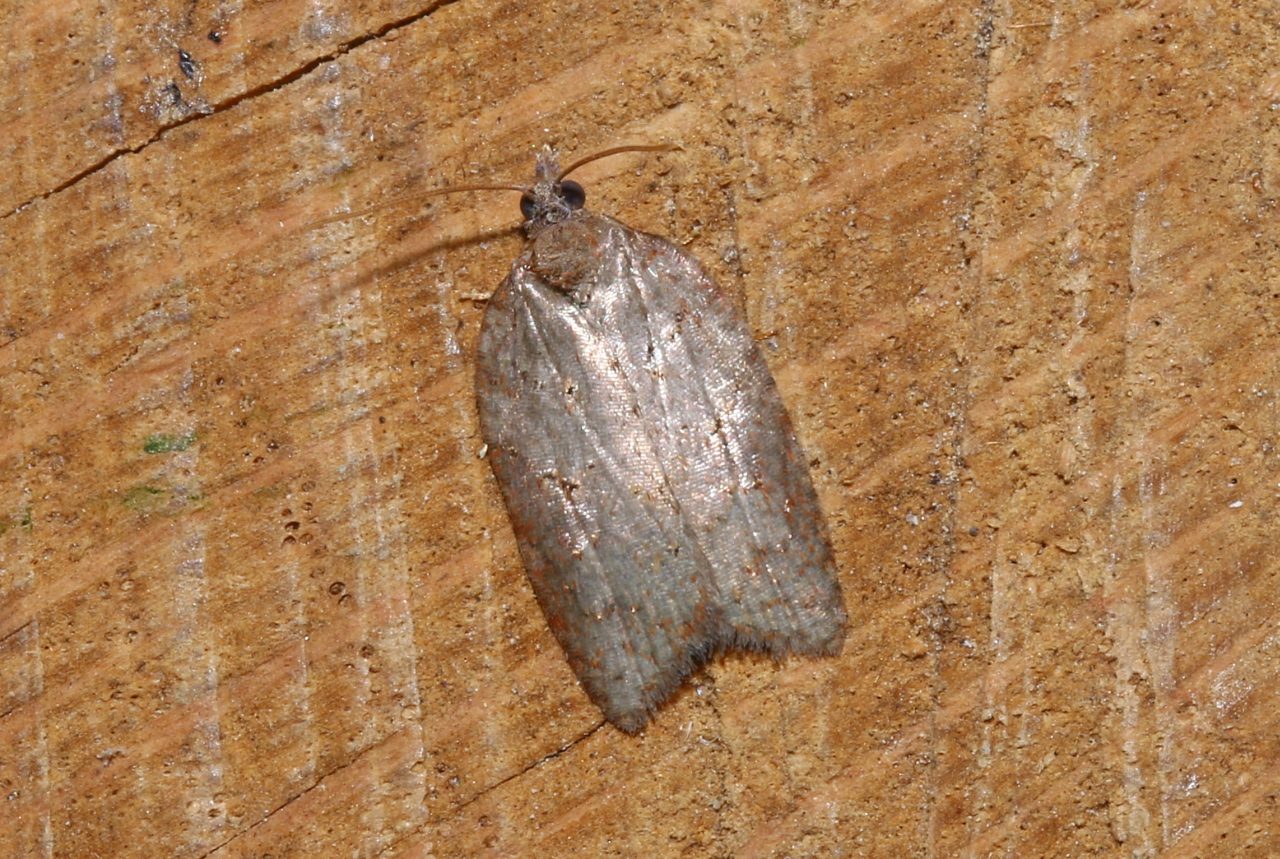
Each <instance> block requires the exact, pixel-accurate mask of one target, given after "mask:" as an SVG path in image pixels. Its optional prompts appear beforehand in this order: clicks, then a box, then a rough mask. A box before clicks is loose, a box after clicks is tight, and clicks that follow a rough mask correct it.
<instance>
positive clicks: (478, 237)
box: [343, 224, 520, 289]
mask: <svg viewBox="0 0 1280 859" xmlns="http://www.w3.org/2000/svg"><path fill="white" fill-rule="evenodd" d="M513 234H515V235H519V234H520V226H519V224H512V225H510V226H507V227H501V228H498V229H489V230H482V231H480V232H472V233H468V234H467V235H460V236H447V237H445V238H441V239H437V240H435V241H433V242H431V243H429V244H426V245H420V246H414V247H409V248H405V249H403V250H399V251H397V252H396V253H394V254H393V255H392V256H390V257H388V258H387V259H386V260H384V261H382V262H380V263H379V264H377V265H376V266H374V267H373V268H370V269H367V270H365V271H362V272H361V273H360V274H359V275H357V276H356V277H354V278H352V279H351V280H350V281H346V282H344V283H343V288H344V289H345V288H349V287H358V286H364V285H367V284H368V283H369V282H371V281H373V280H374V279H376V278H382V277H390V276H392V275H395V274H399V273H400V272H402V271H404V270H405V269H409V268H412V267H413V266H416V265H418V264H420V263H421V262H423V261H424V260H427V259H431V258H432V257H436V256H440V255H444V254H448V253H449V252H451V251H457V250H462V249H465V248H468V247H472V246H474V245H481V244H484V243H485V242H490V241H495V240H497V239H502V238H506V237H508V236H510V235H513ZM496 286H497V284H496V283H494V284H492V285H491V286H490V288H492V287H496Z"/></svg>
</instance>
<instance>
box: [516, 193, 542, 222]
mask: <svg viewBox="0 0 1280 859" xmlns="http://www.w3.org/2000/svg"><path fill="white" fill-rule="evenodd" d="M537 211H538V204H537V203H536V202H535V201H534V199H533V192H532V191H525V192H524V193H523V194H521V195H520V214H522V215H524V219H525V220H526V221H532V220H533V216H534V214H536V213H537Z"/></svg>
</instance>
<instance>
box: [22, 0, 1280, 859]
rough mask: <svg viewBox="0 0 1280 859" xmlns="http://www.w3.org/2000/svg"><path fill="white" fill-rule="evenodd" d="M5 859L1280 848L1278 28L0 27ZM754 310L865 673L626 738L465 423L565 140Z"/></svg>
mask: <svg viewBox="0 0 1280 859" xmlns="http://www.w3.org/2000/svg"><path fill="white" fill-rule="evenodd" d="M0 24H2V26H0V33H2V34H3V35H2V36H0V39H2V40H3V41H4V46H5V50H4V51H2V52H0V79H3V80H5V81H8V82H10V83H11V85H10V86H6V87H5V92H4V93H3V94H0V116H3V117H4V122H3V123H0V154H3V156H4V160H5V163H6V164H7V165H8V170H7V171H6V173H5V175H4V177H3V179H0V288H2V295H0V367H3V384H2V385H0V468H2V469H3V473H4V474H5V475H6V479H5V480H3V481H0V796H2V797H4V807H5V809H6V812H7V813H6V814H5V815H4V822H2V823H0V855H13V856H24V857H25V856H44V857H64V856H65V857H81V856H114V857H131V856H147V857H151V856H188V857H231V856H265V855H270V856H273V857H277V859H279V857H286V856H298V857H303V856H317V857H328V856H346V855H351V856H370V857H425V856H482V855H489V856H633V855H634V856H668V855H671V856H674V855H680V856H688V857H700V856H708V857H712V856H717V857H718V856H729V855H733V856H779V857H780V856H825V855H849V856H888V855H906V856H997V855H999V856H1020V857H1021V856H1079V855H1104V856H1155V855H1161V856H1178V857H1181V856H1187V857H1190V856H1211V855H1212V856H1271V855H1278V854H1280V827H1278V826H1277V825H1276V823H1275V821H1276V820H1278V819H1280V808H1277V805H1278V804H1280V767H1278V766H1277V764H1276V761H1277V760H1280V715H1278V713H1280V710H1278V708H1277V707H1276V706H1275V702H1276V698H1277V693H1278V692H1280V562H1277V560H1276V557H1275V554H1276V553H1275V551H1274V549H1273V546H1272V544H1273V543H1274V542H1275V538H1276V535H1277V515H1276V511H1277V502H1278V501H1280V459H1278V458H1277V445H1278V443H1280V441H1278V436H1280V350H1278V349H1277V348H1276V347H1277V343H1280V340H1278V339H1277V338H1278V337H1280V301H1278V299H1280V220H1278V219H1277V199H1278V198H1280V109H1278V108H1277V105H1280V73H1277V71H1276V68H1275V64H1274V57H1275V56H1277V55H1278V51H1280V27H1278V25H1277V22H1276V21H1275V16H1274V15H1273V14H1271V13H1270V12H1268V10H1267V9H1266V8H1265V6H1264V5H1263V4H1239V5H1237V6H1232V7H1228V6H1225V5H1223V4H1212V3H1208V2H1192V3H1179V2H1173V0H1153V2H1129V3H1119V2H1117V3H1098V4H1087V3H1082V2H1067V3H1058V4H1048V3H1031V4H1015V6H1014V7H1008V6H1004V5H1000V4H990V3H973V4H953V3H942V2H925V0H914V2H911V0H908V2H904V3H880V4H874V3H861V2H859V3H846V4H836V3H830V4H818V3H802V2H792V3H781V2H751V1H750V0H748V2H735V3H724V2H720V3H710V4H703V3H675V4H661V5H657V4H652V3H646V4H641V3H615V4H591V3H571V2H564V3H561V2H551V3H528V2H526V3H514V2H489V0H476V1H475V2H465V3H420V4H411V3H407V2H405V3H391V2H384V3H372V2H371V3H351V4H342V5H341V6H339V5H333V4H330V5H327V6H323V7H321V6H317V5H315V4H303V3H300V2H293V0H279V2H267V3H260V4H249V5H246V6H241V5H239V4H220V3H209V2H196V3H192V4H178V3H169V4H161V3H154V2H146V0H144V2H138V3H131V4H109V5H105V6H104V5H99V4H88V3H77V2H68V3H60V4H39V3H26V4H10V5H9V6H8V7H6V8H5V9H4V10H3V11H0ZM656 141H675V142H678V143H680V144H681V145H682V146H683V147H684V152H683V153H682V154H680V155H678V156H661V157H653V156H644V155H635V156H627V157H619V158H617V159H609V160H606V161H601V162H598V163H596V164H592V165H590V166H589V167H587V168H584V169H583V170H582V171H581V173H582V175H581V177H578V178H579V180H580V181H582V182H583V184H584V185H586V186H587V192H588V195H589V201H590V202H589V205H591V206H592V207H593V208H595V209H596V210H597V211H601V212H605V213H609V214H613V215H615V216H617V217H619V218H621V219H623V220H624V221H626V222H627V223H628V224H630V225H632V226H634V227H636V228H639V229H644V230H648V231H651V232H658V233H661V234H664V235H667V236H669V237H671V238H672V239H673V240H675V241H678V242H680V243H681V244H683V245H684V246H686V247H688V248H689V250H690V251H691V252H692V253H694V254H695V255H696V256H698V257H699V258H700V259H702V260H703V261H704V262H705V263H706V264H707V265H708V266H709V267H710V268H711V270H712V271H713V273H714V275H715V276H716V277H717V278H718V279H719V280H720V281H721V283H723V284H725V285H726V286H728V287H730V288H731V289H732V290H734V291H735V292H736V293H737V294H738V295H740V296H741V298H742V301H743V302H744V304H745V307H746V310H747V314H748V318H749V319H750V320H751V323H752V325H753V327H754V329H755V330H756V332H757V334H758V336H759V337H760V339H761V340H762V342H763V343H764V345H765V347H766V354H767V356H768V358H769V360H770V363H771V365H772V367H773V369H774V371H775V374H776V376H777V378H778V381H779V385H780V387H781V389H782V394H783V398H784V399H785V400H786V401H787V403H788V406H789V408H790V411H791V413H792V416H793V418H794V419H795V422H796V425H797V428H798V430H799V433H800V435H801V438H802V441H803V442H804V444H805V447H806V449H807V450H808V451H809V453H810V455H811V457H812V463H811V467H812V470H813V473H814V477H815V482H816V484H817V487H818V492H819V495H820V497H821V500H822V504H823V506H824V508H825V509H826V510H827V512H828V516H829V519H830V523H831V526H832V531H833V539H834V542H835V548H836V554H837V560H838V562H839V566H840V570H841V582H842V585H843V587H844V590H845V593H846V595H847V597H848V602H849V610H850V615H851V619H852V624H853V625H852V629H851V635H850V640H849V643H848V645H847V646H846V649H845V652H844V655H843V656H842V657H841V658H840V659H838V660H831V661H826V662H811V661H796V662H787V663H784V664H781V665H774V664H773V663H771V662H769V661H767V660H755V659H749V658H730V659H726V660H721V661H717V662H715V663H713V664H712V665H711V666H710V667H709V668H708V669H707V670H706V671H704V672H703V673H702V674H700V675H699V676H698V677H697V678H696V680H695V682H694V683H692V684H691V685H690V686H689V687H688V688H686V689H685V690H684V692H683V693H682V694H681V695H680V696H678V697H677V699H676V700H675V701H674V702H673V703H672V704H671V705H670V706H669V707H668V708H667V709H665V710H664V711H663V712H662V713H661V714H660V715H659V717H658V719H657V721H656V722H655V724H654V725H653V726H651V727H650V728H649V729H648V730H647V731H646V732H645V733H644V734H643V735H641V736H640V737H638V738H631V737H627V736H626V735H623V734H621V733H619V732H617V731H615V730H613V729H612V728H609V727H608V726H604V725H602V720H601V717H600V715H599V713H598V712H597V711H596V710H595V709H594V708H593V707H592V706H591V705H590V703H589V701H588V700H587V698H586V696H585V695H584V694H583V692H582V691H581V690H580V689H579V688H578V686H577V685H576V684H575V681H574V678H573V675H572V674H571V672H570V671H569V669H568V667H567V665H566V664H565V661H564V658H563V656H562V654H561V653H560V652H559V650H558V649H557V647H556V644H555V642H554V640H553V639H552V637H551V635H550V633H549V631H548V630H547V628H546V626H545V624H544V622H543V620H542V617H541V614H540V612H539V611H538V608H537V605H536V604H535V602H534V600H533V597H532V594H531V591H530V589H529V586H528V584H527V582H526V581H525V579H524V575H523V572H522V570H521V568H520V564H519V560H518V557H517V554H516V547H515V542H514V539H513V537H512V534H511V530H510V526H509V524H508V522H507V520H506V518H505V514H504V510H503V507H502V503H501V500H500V498H499V496H498V492H497V488H496V486H495V484H494V482H493V479H492V477H491V475H490V473H489V468H488V466H487V464H486V463H485V462H484V460H483V459H482V458H481V457H480V449H481V445H480V441H479V434H478V429H477V423H476V414H475V406H474V401H473V386H472V372H473V365H472V355H473V346H474V341H475V338H476V335H477V332H478V328H479V321H480V314H481V312H482V309H483V301H482V296H484V295H487V294H488V293H489V292H490V291H492V289H493V288H494V287H495V286H496V285H497V283H498V282H499V281H500V280H501V278H502V277H503V275H504V274H505V271H506V268H507V266H508V265H509V264H510V261H511V260H512V259H513V258H514V257H515V256H516V254H517V252H518V250H519V248H520V244H521V239H520V236H519V233H518V231H517V230H516V229H515V225H516V224H517V223H518V220H519V215H518V210H517V206H516V203H517V201H516V200H515V199H513V196H514V195H504V194H466V195H453V196H449V197H443V198H435V199H432V200H429V201H424V202H421V203H412V202H411V203H401V204H396V205H393V206H390V207H388V208H386V209H384V210H382V211H381V212H379V213H377V214H376V215H373V216H370V217H364V218H359V219H353V220H348V221H340V222H336V223H327V224H324V225H322V226H319V227H314V226H311V225H314V224H315V223H316V222H317V221H320V220H322V219H324V218H326V217H327V216H330V215H332V214H334V213H337V212H341V211H349V210H356V209H363V208H365V207H367V206H371V205H375V204H377V203H378V202H379V201H382V200H386V199H389V198H391V197H395V196H397V195H400V194H403V193H406V192H412V191H416V190H427V189H430V188H435V187H439V186H443V185H448V184H457V183H463V182H467V181H482V180H486V179H507V180H515V181H524V180H525V179H526V178H527V177H528V176H529V175H530V171H531V169H532V156H533V153H534V152H535V151H536V149H537V147H538V146H540V145H541V144H542V143H543V142H552V143H555V144H558V145H559V146H561V147H562V148H563V149H564V150H566V151H567V152H569V153H571V154H580V153H585V152H589V151H592V150H595V149H600V148H604V147H607V146H611V145H617V144H620V143H628V142H656Z"/></svg>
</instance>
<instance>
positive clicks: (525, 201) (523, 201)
mask: <svg viewBox="0 0 1280 859" xmlns="http://www.w3.org/2000/svg"><path fill="white" fill-rule="evenodd" d="M679 148H680V147H679V146H674V145H672V144H669V143H659V144H650V145H637V146H615V147H614V148H612V149H606V150H604V151H603V152H597V153H595V154H594V155H588V156H587V157H585V158H580V159H578V160H577V161H575V162H573V163H572V164H570V165H569V166H568V167H566V168H564V169H563V170H561V169H560V155H559V153H558V152H556V150H554V149H552V148H551V147H550V146H543V147H542V151H541V152H539V153H538V162H537V166H536V167H535V168H534V182H533V184H532V185H531V186H529V187H528V188H526V189H524V192H523V193H522V194H521V195H520V213H521V214H522V215H524V227H525V230H526V232H531V231H536V230H537V229H538V228H539V227H544V226H546V225H548V224H559V223H562V222H564V221H567V220H569V219H570V218H572V217H573V214H574V212H577V211H578V210H579V209H581V208H582V206H583V204H585V203H586V202H587V192H586V191H585V190H584V189H583V187H582V186H581V185H579V184H578V183H577V182H574V181H572V180H570V179H566V178H565V176H567V175H569V174H570V173H571V172H573V171H574V170H577V169H578V168H579V167H581V166H582V165H584V164H589V163H591V162H592V161H595V160H597V159H600V158H605V157H608V156H610V155H617V154H619V153H622V152H670V151H673V150H676V149H679Z"/></svg>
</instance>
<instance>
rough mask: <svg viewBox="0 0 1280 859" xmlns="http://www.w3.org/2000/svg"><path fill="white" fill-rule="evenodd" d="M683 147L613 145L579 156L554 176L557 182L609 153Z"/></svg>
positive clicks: (670, 149) (672, 144) (648, 144)
mask: <svg viewBox="0 0 1280 859" xmlns="http://www.w3.org/2000/svg"><path fill="white" fill-rule="evenodd" d="M682 151H683V149H682V148H681V147H679V146H677V145H676V144H674V143H640V144H634V145H632V146H615V147H613V148H612V149H606V150H604V151H603V152H596V153H594V154H592V155H588V156H587V157H585V158H579V159H578V160H577V161H575V162H573V163H572V164H570V165H569V166H568V167H566V168H564V169H563V170H561V171H560V175H559V176H557V177H556V181H557V182H559V181H560V180H561V179H563V178H564V177H566V176H568V175H569V174H570V173H572V172H573V171H574V170H577V169H578V168H579V167H581V166H582V165H584V164H590V163H591V162H592V161H598V160H600V159H601V158H608V157H609V156H610V155H617V154H619V153H622V152H682Z"/></svg>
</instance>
